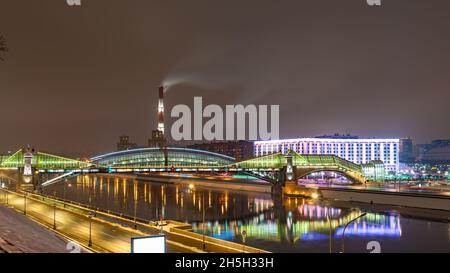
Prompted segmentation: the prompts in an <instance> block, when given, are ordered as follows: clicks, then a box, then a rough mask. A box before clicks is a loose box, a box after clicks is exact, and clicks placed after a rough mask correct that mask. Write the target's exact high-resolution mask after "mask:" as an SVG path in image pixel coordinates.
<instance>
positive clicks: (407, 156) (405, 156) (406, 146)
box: [399, 138, 416, 163]
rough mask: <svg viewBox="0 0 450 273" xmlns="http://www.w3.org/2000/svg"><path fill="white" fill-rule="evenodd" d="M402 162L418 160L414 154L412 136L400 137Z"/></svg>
mask: <svg viewBox="0 0 450 273" xmlns="http://www.w3.org/2000/svg"><path fill="white" fill-rule="evenodd" d="M399 156H400V162H401V163H414V162H415V161H416V159H415V155H414V142H413V140H412V138H402V139H400V155H399Z"/></svg>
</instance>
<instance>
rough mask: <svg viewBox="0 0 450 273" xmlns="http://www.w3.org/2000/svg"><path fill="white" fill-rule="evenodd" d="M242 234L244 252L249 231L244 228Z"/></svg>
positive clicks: (243, 251)
mask: <svg viewBox="0 0 450 273" xmlns="http://www.w3.org/2000/svg"><path fill="white" fill-rule="evenodd" d="M241 234H242V243H243V246H242V253H245V239H246V238H247V231H245V230H243V231H242V233H241Z"/></svg>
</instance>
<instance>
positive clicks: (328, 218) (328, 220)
mask: <svg viewBox="0 0 450 273" xmlns="http://www.w3.org/2000/svg"><path fill="white" fill-rule="evenodd" d="M327 222H328V224H329V234H328V236H329V252H330V253H332V249H331V219H330V217H329V216H328V213H327Z"/></svg>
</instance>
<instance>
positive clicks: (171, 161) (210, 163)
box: [91, 147, 234, 169]
mask: <svg viewBox="0 0 450 273" xmlns="http://www.w3.org/2000/svg"><path fill="white" fill-rule="evenodd" d="M166 159H167V162H166ZM91 160H92V162H93V163H94V164H95V165H97V166H98V167H106V168H114V169H120V168H124V169H128V168H130V169H160V168H177V169H178V168H183V169H189V168H219V167H222V166H226V165H229V164H232V163H234V158H232V157H229V156H226V155H221V154H217V153H212V152H208V151H202V150H194V149H187V148H175V147H168V148H166V150H163V149H159V148H142V149H133V150H125V151H119V152H114V153H109V154H105V155H100V156H96V157H93V158H92V159H91Z"/></svg>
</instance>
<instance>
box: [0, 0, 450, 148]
mask: <svg viewBox="0 0 450 273" xmlns="http://www.w3.org/2000/svg"><path fill="white" fill-rule="evenodd" d="M382 3H383V5H382V6H381V7H369V6H367V5H366V3H365V0H342V1H336V0H328V1H324V0H308V1H301V0H292V1H287V0H286V1H280V0H277V1H275V0H271V1H265V0H245V1H242V0H241V1H238V0H214V1H212V0H202V1H198V0H178V1H170V0H160V1H153V0H121V1H120V0H83V5H82V6H81V7H69V6H67V5H66V3H65V0H46V1H30V0H1V2H0V34H2V35H4V36H5V38H6V40H7V44H8V47H9V48H10V52H8V53H7V54H2V56H3V57H4V58H5V62H0V94H1V100H0V153H1V152H6V151H7V150H14V149H16V148H19V147H23V146H26V145H27V144H32V145H35V146H36V148H38V149H41V150H46V151H50V152H54V153H61V154H66V155H91V154H97V153H101V152H106V151H112V150H114V149H115V148H116V147H115V145H116V142H117V139H118V136H119V135H121V134H128V135H130V136H131V138H132V140H134V141H136V142H138V143H140V144H144V143H145V141H146V139H147V138H148V135H149V134H150V132H151V130H152V129H154V128H155V127H156V101H157V97H156V96H157V87H158V86H159V85H160V84H161V82H163V81H164V80H169V81H171V82H177V83H179V84H177V85H175V86H173V87H172V88H171V89H170V90H169V91H168V92H167V94H166V105H167V109H171V107H172V106H173V105H175V104H179V103H184V104H192V100H193V96H194V95H201V96H203V97H204V101H205V102H204V103H205V104H206V103H216V104H226V103H228V104H250V103H254V104H279V105H280V119H281V124H280V127H281V128H280V129H281V130H280V137H282V138H288V137H307V136H315V135H319V134H331V133H336V132H338V133H352V134H357V135H361V136H373V137H405V136H411V137H413V138H414V139H415V140H416V141H417V142H428V141H430V140H432V139H436V138H449V137H450V125H449V117H450V108H449V107H448V105H449V101H450V77H449V75H450V50H449V49H450V35H449V34H450V16H449V12H450V1H448V0H430V1H425V0H382ZM166 126H167V127H168V128H170V124H166Z"/></svg>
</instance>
